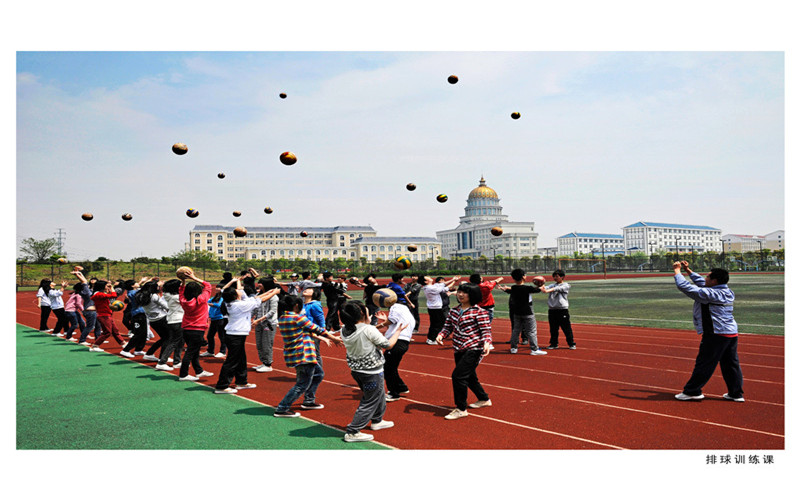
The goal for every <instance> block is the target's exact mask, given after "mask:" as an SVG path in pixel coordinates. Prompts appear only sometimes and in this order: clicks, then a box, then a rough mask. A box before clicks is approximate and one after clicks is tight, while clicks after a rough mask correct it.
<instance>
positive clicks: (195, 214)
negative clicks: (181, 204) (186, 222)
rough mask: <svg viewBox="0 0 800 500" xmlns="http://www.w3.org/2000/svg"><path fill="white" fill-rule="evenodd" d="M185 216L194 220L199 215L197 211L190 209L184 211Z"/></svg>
mask: <svg viewBox="0 0 800 500" xmlns="http://www.w3.org/2000/svg"><path fill="white" fill-rule="evenodd" d="M186 215H188V216H189V217H191V218H192V219H194V218H195V217H197V216H198V215H200V212H198V211H197V210H195V209H194V208H190V209H188V210H186Z"/></svg>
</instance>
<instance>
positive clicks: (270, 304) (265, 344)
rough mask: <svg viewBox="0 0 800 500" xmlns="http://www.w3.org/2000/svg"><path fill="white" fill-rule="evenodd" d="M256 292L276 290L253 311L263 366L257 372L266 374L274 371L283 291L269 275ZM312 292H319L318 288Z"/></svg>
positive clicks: (257, 343) (257, 348) (260, 283)
mask: <svg viewBox="0 0 800 500" xmlns="http://www.w3.org/2000/svg"><path fill="white" fill-rule="evenodd" d="M256 290H257V291H258V292H259V293H262V294H263V293H265V292H270V291H272V290H275V293H274V294H272V295H270V296H269V297H268V298H267V299H266V300H263V301H261V302H259V303H258V307H256V309H255V310H254V311H253V312H254V313H255V318H254V320H253V325H254V326H255V336H256V352H258V359H259V361H261V364H260V365H258V366H256V367H255V371H257V372H259V373H266V372H271V371H272V350H273V347H274V346H275V332H276V331H277V330H278V295H280V293H281V292H282V291H283V289H282V288H281V287H280V285H278V284H277V283H275V279H274V278H273V277H272V276H270V275H267V276H265V277H263V278H261V279H260V280H258V283H257V284H256ZM312 290H318V288H316V289H312ZM320 313H322V308H320ZM323 321H324V319H323Z"/></svg>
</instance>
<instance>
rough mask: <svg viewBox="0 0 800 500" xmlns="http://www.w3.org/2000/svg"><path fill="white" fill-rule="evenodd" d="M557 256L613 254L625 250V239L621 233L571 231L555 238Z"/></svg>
mask: <svg viewBox="0 0 800 500" xmlns="http://www.w3.org/2000/svg"><path fill="white" fill-rule="evenodd" d="M556 249H557V250H556V251H557V253H558V255H559V256H567V257H571V256H573V255H574V254H575V252H578V253H582V254H589V253H590V254H597V255H601V256H602V255H614V254H620V253H624V252H625V241H624V238H623V237H622V235H621V234H601V233H577V232H572V233H568V234H565V235H564V236H559V237H558V238H556Z"/></svg>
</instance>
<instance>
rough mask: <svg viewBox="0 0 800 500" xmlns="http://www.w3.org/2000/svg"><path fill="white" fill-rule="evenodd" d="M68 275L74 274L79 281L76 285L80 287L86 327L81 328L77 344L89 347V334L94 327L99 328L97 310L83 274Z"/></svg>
mask: <svg viewBox="0 0 800 500" xmlns="http://www.w3.org/2000/svg"><path fill="white" fill-rule="evenodd" d="M70 274H74V275H75V277H76V278H78V280H79V281H80V283H78V285H80V288H79V289H78V293H79V294H80V296H81V298H82V299H83V317H84V319H85V320H86V323H85V324H86V326H85V327H83V328H81V336H80V338H79V339H78V344H80V345H85V346H90V345H91V344H89V342H87V338H88V335H89V332H92V331H94V330H95V328H96V326H97V327H99V323H98V322H97V309H96V308H95V305H94V301H93V300H92V290H91V288H90V287H89V282H88V281H87V280H86V278H85V277H84V276H83V273H81V272H80V271H72V272H71V273H70ZM95 281H97V280H95ZM96 336H99V335H96Z"/></svg>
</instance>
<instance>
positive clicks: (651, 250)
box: [647, 242, 655, 273]
mask: <svg viewBox="0 0 800 500" xmlns="http://www.w3.org/2000/svg"><path fill="white" fill-rule="evenodd" d="M654 245H655V243H649V242H648V243H647V247H648V248H649V249H650V272H651V273H652V272H653V246H654Z"/></svg>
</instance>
